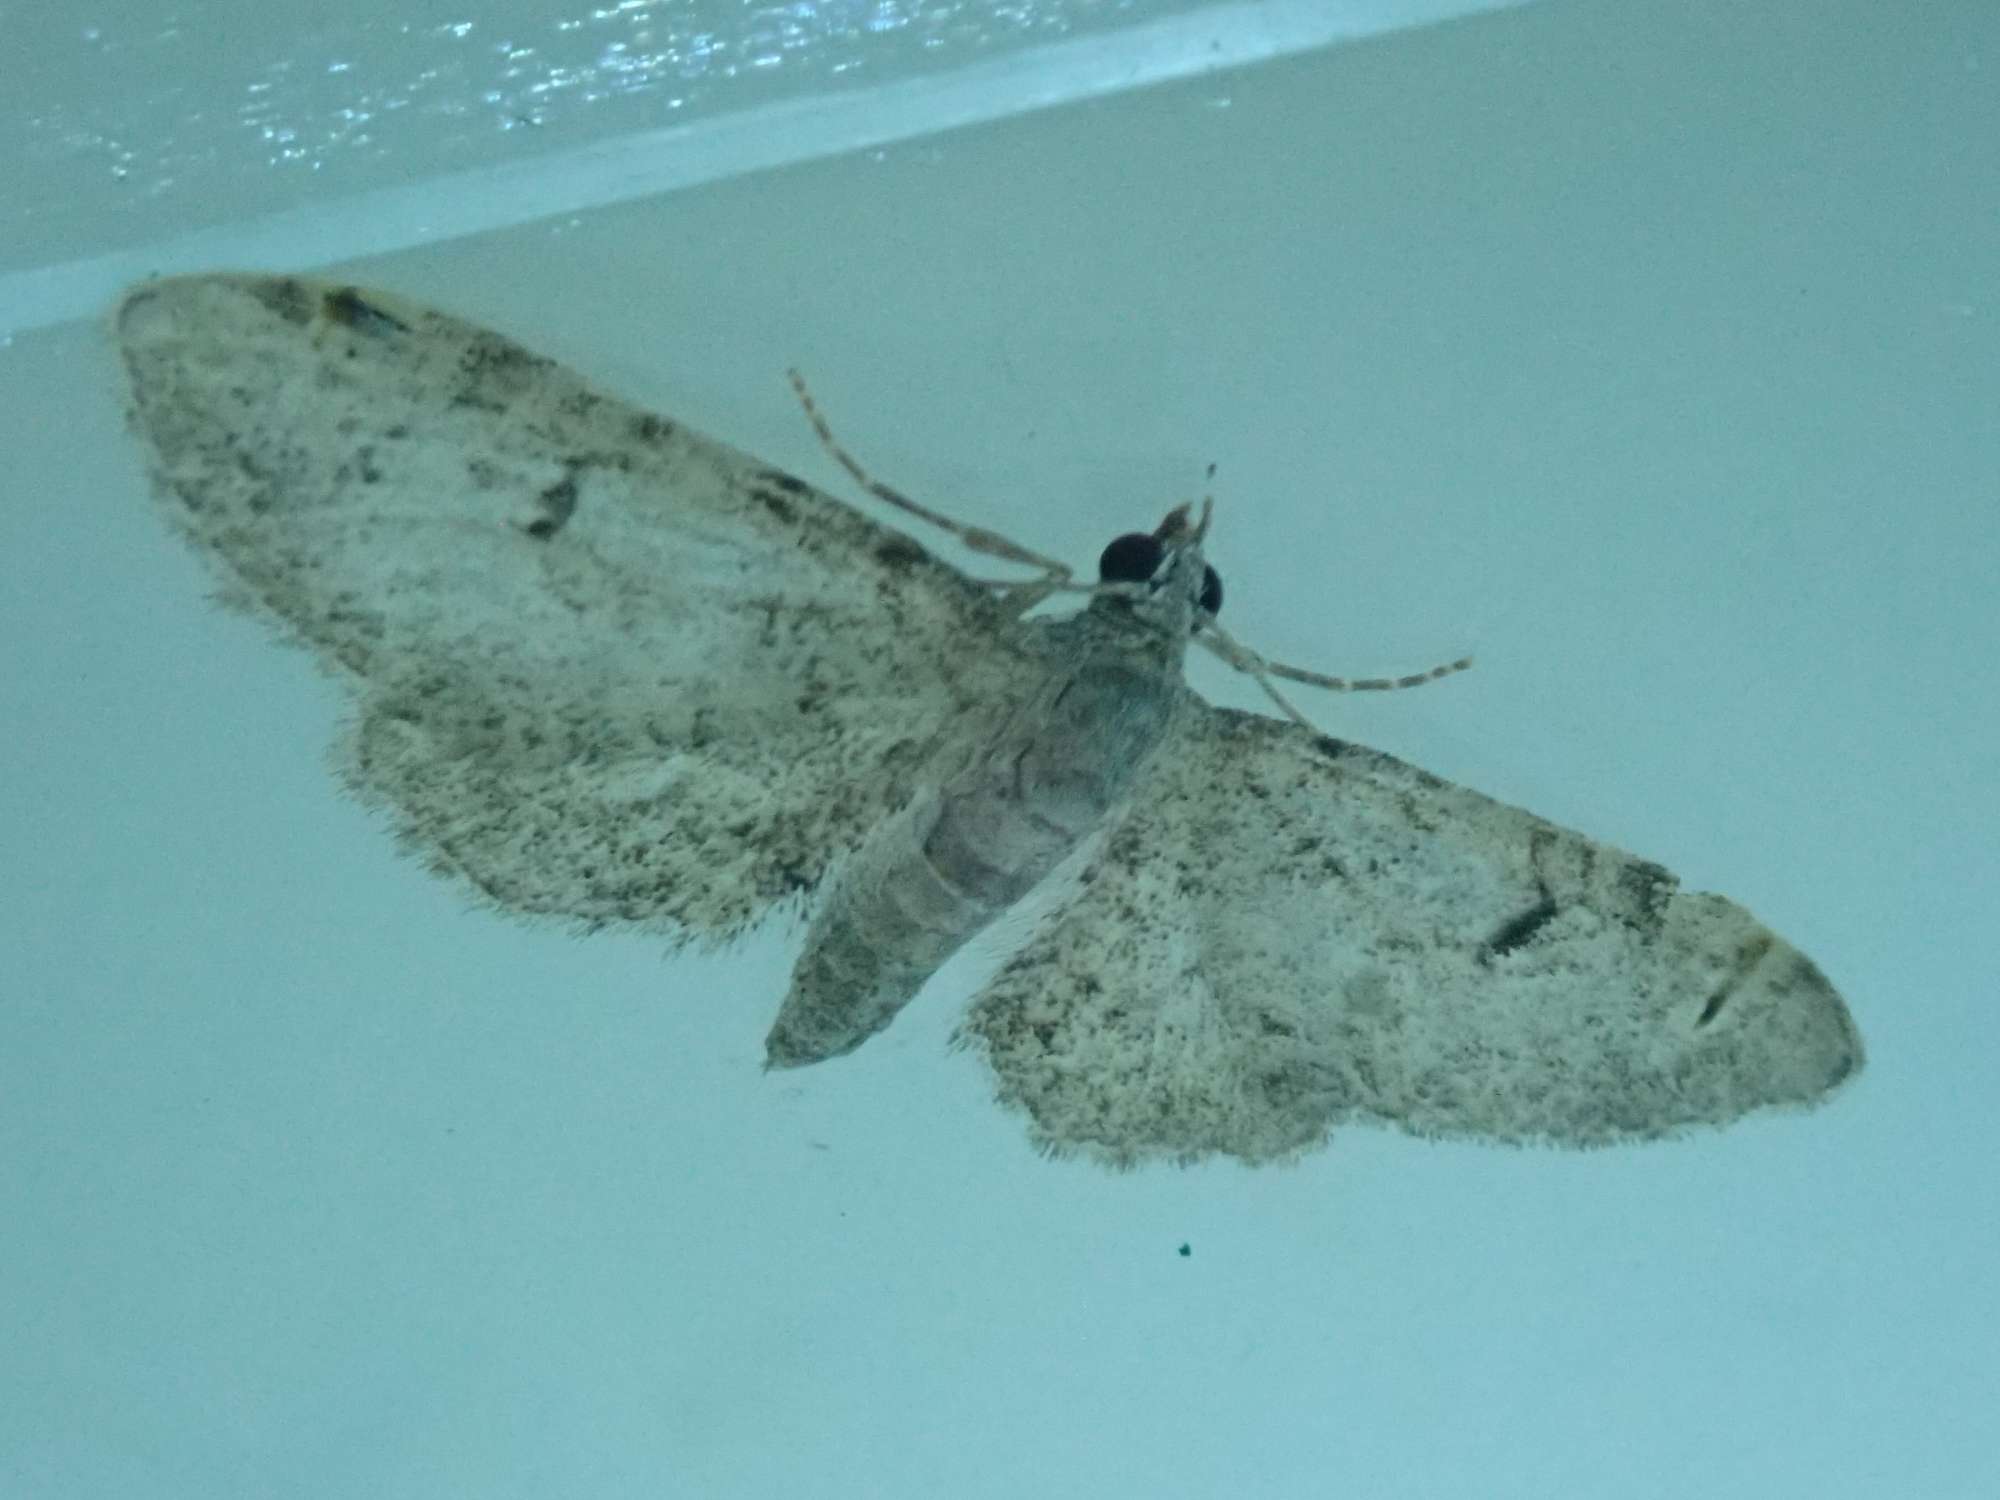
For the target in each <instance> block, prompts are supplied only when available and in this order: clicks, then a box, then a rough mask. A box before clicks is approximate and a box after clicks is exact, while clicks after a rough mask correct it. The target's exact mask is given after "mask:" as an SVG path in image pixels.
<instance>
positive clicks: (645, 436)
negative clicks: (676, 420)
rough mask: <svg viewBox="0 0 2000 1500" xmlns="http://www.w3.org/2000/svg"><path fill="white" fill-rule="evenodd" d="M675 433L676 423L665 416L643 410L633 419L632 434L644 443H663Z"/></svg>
mask: <svg viewBox="0 0 2000 1500" xmlns="http://www.w3.org/2000/svg"><path fill="white" fill-rule="evenodd" d="M673 435H674V424H673V423H671V422H669V421H668V420H667V419H666V418H665V417H656V416H654V415H653V414H652V413H651V412H649V411H642V412H640V413H639V415H638V416H636V417H634V418H633V419H632V436H634V437H636V438H637V439H638V440H639V441H640V442H642V443H663V442H665V441H666V440H667V439H668V438H670V437H672V436H673Z"/></svg>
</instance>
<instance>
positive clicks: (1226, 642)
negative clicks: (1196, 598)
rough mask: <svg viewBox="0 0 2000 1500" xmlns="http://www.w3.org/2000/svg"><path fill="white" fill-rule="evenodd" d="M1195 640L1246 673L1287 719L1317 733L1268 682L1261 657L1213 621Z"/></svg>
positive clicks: (1208, 622)
mask: <svg viewBox="0 0 2000 1500" xmlns="http://www.w3.org/2000/svg"><path fill="white" fill-rule="evenodd" d="M1195 639H1196V640H1197V641H1199V642H1200V643H1201V644H1202V645H1203V646H1206V647H1207V648H1208V649H1209V650H1210V651H1212V652H1214V653H1215V655H1217V656H1219V657H1221V658H1222V659H1223V660H1224V661H1226V662H1228V663H1229V665H1230V666H1232V667H1234V668H1236V670H1237V671H1239V672H1247V673H1249V674H1250V676H1251V677H1253V678H1254V679H1256V683H1257V686H1258V687H1260V688H1262V689H1263V690H1264V696H1265V697H1267V698H1269V699H1270V700H1271V701H1272V702H1273V703H1275V704H1277V705H1278V707H1280V708H1282V709H1283V710H1284V711H1285V717H1286V718H1288V719H1290V720H1291V721H1292V722H1293V723H1294V724H1297V725H1299V726H1301V727H1302V728H1305V729H1310V730H1312V732H1313V733H1314V734H1318V733H1319V726H1318V725H1316V724H1314V723H1313V722H1312V721H1311V720H1310V719H1308V718H1307V717H1306V716H1305V715H1304V714H1302V713H1300V712H1299V711H1298V710H1297V709H1296V708H1293V707H1292V704H1291V700H1290V699H1288V698H1287V697H1286V696H1285V695H1284V694H1283V693H1281V692H1279V691H1278V685H1277V684H1276V683H1275V682H1273V681H1271V674H1270V673H1269V671H1267V670H1266V669H1265V666H1264V658H1263V657H1261V656H1259V655H1258V654H1257V653H1256V652H1255V651H1252V650H1251V649H1250V648H1249V647H1248V646H1245V645H1242V644H1241V643H1239V642H1238V641H1237V640H1236V638H1235V637H1234V636H1232V635H1229V634H1228V633H1227V632H1225V631H1224V630H1223V628H1222V627H1221V626H1220V625H1218V624H1216V623H1215V621H1214V620H1212V619H1204V620H1203V621H1202V625H1201V629H1200V630H1199V631H1197V632H1196V633H1195Z"/></svg>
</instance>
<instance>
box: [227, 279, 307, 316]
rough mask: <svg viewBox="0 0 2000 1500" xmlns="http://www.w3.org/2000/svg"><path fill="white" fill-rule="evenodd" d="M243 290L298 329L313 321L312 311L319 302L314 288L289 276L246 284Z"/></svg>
mask: <svg viewBox="0 0 2000 1500" xmlns="http://www.w3.org/2000/svg"><path fill="white" fill-rule="evenodd" d="M244 290H245V291H247V292H249V294H250V295H251V296H252V297H255V298H256V299H257V300H258V301H259V302H261V303H263V304H264V305H265V306H266V307H268V308H269V309H270V310H271V311H272V312H274V313H276V314H277V315H278V316H279V317H281V318H283V319H284V320H285V321H286V322H287V323H296V324H298V325H299V326H300V327H304V326H305V325H306V324H307V323H310V322H311V321H312V320H313V313H314V310H315V309H316V308H317V307H318V306H319V305H320V301H321V299H320V298H319V296H318V295H317V294H316V291H315V289H314V288H312V287H309V286H306V285H305V284H304V283H302V282H299V281H295V280H293V279H292V278H291V277H289V276H285V277H274V278H272V279H270V280H264V279H261V278H260V279H258V280H254V281H250V282H246V283H244Z"/></svg>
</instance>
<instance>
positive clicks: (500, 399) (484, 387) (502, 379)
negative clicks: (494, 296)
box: [451, 332, 557, 412]
mask: <svg viewBox="0 0 2000 1500" xmlns="http://www.w3.org/2000/svg"><path fill="white" fill-rule="evenodd" d="M554 369H557V366H556V363H555V361H554V360H552V359H548V358H546V357H545V356H543V355H540V354H533V353H530V352H529V351H528V350H526V349H523V348H522V347H521V346H520V345H519V344H517V343H515V342H514V341H513V340H512V339H503V338H502V337H500V335H499V334H497V333H485V332H475V333H473V334H472V335H471V336H470V337H469V338H467V339H466V341H465V348H464V350H463V352H461V353H460V355H459V356H458V372H459V384H458V389H457V390H455V391H453V392H452V397H451V400H452V405H454V406H461V407H470V408H473V409H474V410H477V411H486V412H505V411H506V410H507V408H508V406H509V404H510V403H512V402H513V401H515V400H517V399H519V398H520V397H522V396H525V395H527V394H528V393H529V392H531V391H532V390H533V389H534V388H535V387H536V384H537V383H538V382H539V381H541V380H542V379H543V378H544V377H545V375H546V374H547V372H549V371H550V370H554Z"/></svg>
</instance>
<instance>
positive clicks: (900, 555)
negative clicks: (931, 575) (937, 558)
mask: <svg viewBox="0 0 2000 1500" xmlns="http://www.w3.org/2000/svg"><path fill="white" fill-rule="evenodd" d="M929 557H930V553H928V552H926V551H924V549H923V548H922V547H921V546H920V545H918V544H917V543H916V542H914V541H912V540H911V539H910V538H909V537H906V536H902V535H897V536H892V537H888V538H885V539H884V540H883V542H882V544H881V545H880V546H878V547H877V548H876V549H875V560H876V561H877V562H879V563H881V564H882V565H883V566H884V567H888V568H913V567H915V566H916V565H917V564H918V563H921V562H924V561H926V560H928V559H929Z"/></svg>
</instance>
